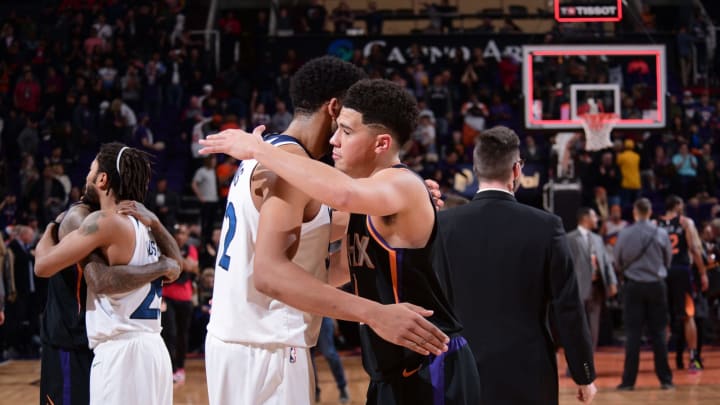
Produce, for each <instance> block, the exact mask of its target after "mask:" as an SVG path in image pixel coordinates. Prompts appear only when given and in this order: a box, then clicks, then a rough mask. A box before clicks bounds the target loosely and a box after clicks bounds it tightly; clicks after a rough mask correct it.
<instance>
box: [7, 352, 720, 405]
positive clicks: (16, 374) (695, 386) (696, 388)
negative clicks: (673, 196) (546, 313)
mask: <svg viewBox="0 0 720 405" xmlns="http://www.w3.org/2000/svg"><path fill="white" fill-rule="evenodd" d="M703 356H704V358H705V367H706V369H705V371H703V372H702V373H699V374H695V375H692V374H689V373H688V372H687V371H684V370H681V371H677V370H673V373H674V376H673V378H674V382H675V385H676V386H677V388H676V389H675V390H672V391H662V390H660V388H659V383H658V382H657V379H656V378H655V374H654V372H653V369H652V367H653V365H652V353H650V352H648V351H643V352H642V353H641V362H640V373H639V375H638V382H637V385H636V388H635V391H632V392H618V391H615V386H616V385H617V384H619V383H620V375H621V373H622V365H623V358H624V353H623V351H622V349H619V348H617V349H616V348H613V349H609V350H601V351H600V352H599V353H598V354H597V356H596V362H597V372H598V379H597V381H596V384H597V385H598V387H599V392H598V395H597V396H596V397H595V398H596V399H595V401H594V402H593V404H598V405H610V404H612V405H615V404H617V405H620V404H623V405H624V404H658V405H671V404H673V405H674V404H684V405H695V404H697V405H707V404H717V403H720V348H714V349H708V350H707V352H706V353H704V355H703ZM673 358H674V357H673ZM317 360H318V362H317V363H318V373H319V380H320V387H321V389H322V402H321V404H323V405H334V404H337V403H338V401H337V398H338V392H337V389H336V388H335V382H334V380H333V377H332V375H331V374H330V371H329V369H328V367H327V363H326V362H325V360H324V359H322V358H318V359H317ZM342 361H343V364H344V365H345V372H346V374H347V379H348V386H349V391H350V396H351V398H352V401H351V404H353V405H361V404H364V401H363V398H364V395H365V390H366V388H367V382H368V378H367V376H366V375H365V373H364V371H363V370H362V365H361V362H360V357H358V356H346V357H343V358H342ZM673 363H674V362H672V363H671V366H673ZM186 366H187V369H186V371H187V382H186V383H185V384H184V385H182V386H179V387H176V389H175V404H183V405H199V404H207V390H206V389H207V388H206V385H205V363H204V362H203V361H202V360H198V359H191V360H188V361H187V363H186ZM564 368H565V367H564V364H563V365H561V366H560V370H561V371H563V376H562V377H561V378H560V394H561V395H560V397H561V400H560V403H561V404H577V403H578V402H577V400H576V399H575V389H574V384H573V382H572V380H571V379H570V378H567V377H565V376H564ZM39 379H40V362H39V361H11V362H7V363H4V364H1V365H0V405H5V404H7V405H18V404H22V405H24V404H37V403H38V395H39V388H38V380H39ZM128 405H133V404H128Z"/></svg>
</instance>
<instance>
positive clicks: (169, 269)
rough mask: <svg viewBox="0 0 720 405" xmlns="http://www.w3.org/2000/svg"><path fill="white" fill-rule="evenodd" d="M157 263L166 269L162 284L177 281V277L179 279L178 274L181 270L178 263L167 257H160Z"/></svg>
mask: <svg viewBox="0 0 720 405" xmlns="http://www.w3.org/2000/svg"><path fill="white" fill-rule="evenodd" d="M158 262H161V263H162V264H164V265H165V267H166V268H165V277H163V281H164V282H166V283H172V282H173V281H175V280H177V279H178V277H180V273H182V268H180V265H179V264H178V262H176V261H175V260H173V259H171V258H169V257H167V256H160V259H158Z"/></svg>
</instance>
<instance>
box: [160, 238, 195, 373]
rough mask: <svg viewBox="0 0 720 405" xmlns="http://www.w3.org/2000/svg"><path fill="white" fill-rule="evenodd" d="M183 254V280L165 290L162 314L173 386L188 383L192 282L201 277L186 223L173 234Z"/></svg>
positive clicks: (180, 278) (167, 286)
mask: <svg viewBox="0 0 720 405" xmlns="http://www.w3.org/2000/svg"><path fill="white" fill-rule="evenodd" d="M173 234H174V236H175V242H177V244H178V246H179V247H180V251H181V253H182V257H183V261H182V263H178V264H179V265H180V268H181V269H182V273H180V277H179V278H178V279H177V280H175V281H174V282H172V283H170V284H164V285H163V289H162V296H163V304H164V306H165V311H163V312H162V319H161V322H162V338H163V340H164V341H165V346H167V349H168V352H169V353H170V359H171V360H172V368H173V383H175V384H181V383H184V382H185V355H186V353H187V345H188V332H189V331H190V320H191V318H192V310H193V304H192V290H193V288H192V279H193V278H194V276H195V275H197V274H198V251H197V249H196V248H195V246H193V245H191V244H188V236H189V235H190V231H189V230H188V226H187V225H186V224H178V225H177V226H175V228H174V232H173Z"/></svg>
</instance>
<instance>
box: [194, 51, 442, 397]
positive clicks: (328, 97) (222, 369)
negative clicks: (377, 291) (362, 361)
mask: <svg viewBox="0 0 720 405" xmlns="http://www.w3.org/2000/svg"><path fill="white" fill-rule="evenodd" d="M363 76H364V73H363V72H362V71H361V70H360V69H359V68H357V67H355V66H353V65H352V64H349V63H347V62H343V61H341V60H339V59H337V58H332V57H323V58H318V59H314V60H311V61H309V62H307V63H306V64H304V65H303V66H302V67H301V68H300V69H299V70H298V71H297V72H296V73H295V75H294V76H293V80H292V82H291V97H292V101H293V105H294V106H295V116H294V117H293V121H292V122H291V123H290V126H289V127H288V129H287V130H286V132H285V135H276V136H271V137H268V139H267V146H268V147H269V148H272V149H277V150H278V151H285V153H284V154H286V155H288V156H291V157H293V158H297V159H298V160H300V161H301V162H305V161H307V162H313V161H314V159H319V158H320V157H321V156H322V155H323V154H325V153H326V152H327V149H328V142H327V140H328V137H329V136H330V134H331V133H332V127H333V124H334V120H335V118H336V117H337V115H338V113H339V111H340V103H341V100H342V98H343V96H344V95H345V92H346V91H347V89H348V87H350V85H352V84H353V83H355V82H356V81H357V80H359V79H361V78H362V77H363ZM317 164H319V165H323V164H322V163H319V162H318V163H317ZM328 167H329V166H328ZM330 169H331V170H333V169H332V168H330ZM221 240H222V242H221V243H220V246H221V247H220V251H219V252H218V260H217V265H216V269H215V286H214V291H213V308H212V313H211V315H210V323H209V324H208V335H207V339H206V357H205V359H206V371H207V380H208V392H209V398H210V403H211V404H222V405H225V404H243V405H252V404H309V403H310V402H311V400H312V397H313V392H314V384H313V382H312V368H311V363H310V358H309V348H310V347H312V346H314V345H315V344H316V342H317V336H318V333H319V328H320V322H321V319H322V317H321V316H318V315H324V316H328V317H331V318H336V319H345V320H349V321H355V322H364V323H366V324H367V325H369V327H371V328H373V329H374V330H375V331H376V332H377V334H378V335H379V336H381V337H382V338H384V339H387V340H389V341H391V342H393V343H396V344H399V345H403V346H406V347H408V348H411V349H413V350H417V351H418V352H420V353H421V354H423V355H425V354H429V353H430V352H432V353H435V354H440V353H441V352H442V351H443V350H446V346H445V343H446V339H447V336H445V335H444V334H443V333H442V332H441V331H440V330H439V329H437V328H436V327H435V326H433V325H432V324H431V323H430V322H428V321H427V320H426V319H425V318H424V317H425V316H430V315H431V314H432V311H428V310H424V309H422V308H419V307H416V306H413V305H409V304H396V305H385V306H384V305H379V304H378V303H377V302H374V301H371V300H368V299H364V298H360V297H357V296H355V295H352V294H348V293H345V292H343V291H341V290H339V289H337V288H335V287H333V286H332V285H329V284H327V283H326V282H325V279H326V278H328V274H327V271H326V268H325V258H326V257H327V254H328V245H329V241H330V211H329V209H328V207H327V206H325V205H322V204H321V203H320V202H318V201H316V200H315V196H314V195H313V193H307V192H305V191H302V190H301V189H299V188H295V187H293V186H291V185H290V184H289V183H288V182H286V181H285V180H283V179H281V178H279V177H278V176H276V174H275V173H273V172H271V171H270V170H269V169H268V167H266V166H265V165H264V164H263V165H259V164H258V162H257V161H255V160H244V161H243V162H242V163H241V165H240V166H239V167H238V169H237V172H236V174H235V178H234V179H233V181H232V184H231V186H230V192H229V194H228V203H227V207H226V211H225V220H224V222H223V227H222V236H221ZM311 314H317V315H311Z"/></svg>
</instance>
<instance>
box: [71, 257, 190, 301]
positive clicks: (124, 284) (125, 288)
mask: <svg viewBox="0 0 720 405" xmlns="http://www.w3.org/2000/svg"><path fill="white" fill-rule="evenodd" d="M179 274H180V266H179V265H178V263H177V262H176V261H175V260H173V259H170V258H169V257H167V256H161V257H160V260H158V261H157V262H156V263H150V264H146V265H144V266H123V265H117V266H108V265H107V263H106V262H105V259H104V258H103V257H102V256H101V255H98V254H96V253H93V254H91V255H90V262H89V263H87V264H86V265H85V282H86V283H87V285H88V288H89V289H90V290H92V291H94V292H95V293H97V294H120V293H125V292H129V291H132V290H135V289H137V288H140V287H142V286H143V285H145V284H147V283H150V282H152V281H154V280H157V279H158V278H160V277H165V278H172V279H173V280H174V279H176V278H177V277H178V275H179Z"/></svg>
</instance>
